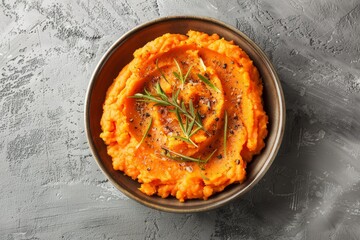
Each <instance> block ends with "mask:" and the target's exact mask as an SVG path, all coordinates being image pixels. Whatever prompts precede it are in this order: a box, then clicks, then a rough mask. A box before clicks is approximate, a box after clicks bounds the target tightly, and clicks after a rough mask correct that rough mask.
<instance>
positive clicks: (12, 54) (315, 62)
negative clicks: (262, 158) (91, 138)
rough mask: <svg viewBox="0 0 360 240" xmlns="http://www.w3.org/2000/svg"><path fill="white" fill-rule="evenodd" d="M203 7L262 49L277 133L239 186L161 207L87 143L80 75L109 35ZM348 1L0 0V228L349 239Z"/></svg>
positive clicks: (354, 188)
mask: <svg viewBox="0 0 360 240" xmlns="http://www.w3.org/2000/svg"><path fill="white" fill-rule="evenodd" d="M183 14H188V15H191V14H193V15H202V16H210V17H214V18H217V19H219V20H222V21H224V22H227V23H228V24H230V25H233V26H236V27H237V28H238V29H240V30H241V31H243V32H244V33H246V34H247V35H248V36H249V37H250V38H252V39H253V40H254V41H255V42H256V43H257V44H259V46H260V47H261V48H262V49H263V50H264V51H265V52H266V54H267V55H268V56H269V58H270V59H271V61H272V62H273V64H274V66H275V68H276V69H277V71H278V74H279V77H280V79H281V83H282V86H283V90H284V94H285V98H286V104H287V121H286V132H285V136H284V142H283V145H282V147H281V149H280V152H279V154H278V157H277V158H276V160H275V162H274V164H273V165H272V167H271V168H270V170H269V171H268V173H267V174H266V175H265V177H264V178H263V180H262V181H261V182H260V183H259V184H258V185H257V186H256V187H255V188H254V189H253V190H252V191H251V192H249V193H248V194H247V195H246V196H245V197H244V198H242V199H238V200H237V201H235V202H233V203H231V204H229V205H227V206H225V207H222V208H221V209H218V210H214V211H211V212H206V213H200V214H186V215H180V214H170V213H164V212H159V211H157V210H153V209H149V208H147V207H144V206H142V205H140V204H138V203H136V202H134V201H133V200H130V199H128V198H127V197H125V196H124V195H123V194H122V193H120V192H118V191H117V190H116V189H115V188H114V187H113V186H112V185H111V184H110V183H109V182H108V181H107V180H106V178H105V176H104V175H103V174H102V173H101V171H100V169H99V168H98V166H97V165H96V163H95V161H94V159H93V158H92V156H91V154H90V150H89V147H88V145H87V141H86V137H85V133H84V124H83V109H84V98H85V91H86V88H87V85H88V83H89V79H90V76H91V74H92V71H93V70H94V68H95V66H96V64H97V62H98V61H99V60H100V58H101V56H102V55H103V54H104V53H105V51H106V49H107V48H108V47H109V46H110V45H111V44H112V43H113V42H114V41H115V40H116V39H118V38H119V37H120V36H121V35H122V34H123V33H125V32H126V31H128V30H130V29H131V28H133V27H135V26H137V25H138V24H141V23H144V22H146V21H148V20H151V19H154V18H157V17H161V16H167V15H183ZM359 43H360V2H359V0H347V1H340V0H329V1H327V0H319V1H316V0H273V1H260V0H245V1H240V0H239V1H215V0H211V1H206V0H202V1H190V0H187V1H180V0H176V1H170V0H158V1H156V0H137V1H130V0H127V1H124V0H121V1H115V0H106V1H92V0H88V1H80V0H78V1H71V0H64V1H55V0H44V1H43V0H18V1H15V0H14V1H10V0H3V1H1V3H0V189H1V194H0V206H1V211H0V212H1V213H0V239H213V240H217V239H359V238H360V123H359V119H360V44H359Z"/></svg>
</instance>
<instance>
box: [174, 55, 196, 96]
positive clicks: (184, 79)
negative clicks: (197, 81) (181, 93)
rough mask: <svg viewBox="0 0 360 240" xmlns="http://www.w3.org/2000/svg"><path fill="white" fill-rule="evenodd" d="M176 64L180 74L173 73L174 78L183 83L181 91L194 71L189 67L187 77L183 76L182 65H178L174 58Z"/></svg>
mask: <svg viewBox="0 0 360 240" xmlns="http://www.w3.org/2000/svg"><path fill="white" fill-rule="evenodd" d="M174 62H175V64H176V67H177V69H178V72H173V74H174V76H175V77H176V78H177V79H178V80H180V82H181V89H183V88H184V85H185V82H186V79H187V78H188V76H189V74H190V71H191V69H192V66H190V67H189V69H188V71H187V72H186V74H185V76H184V75H183V73H182V71H181V68H180V65H179V63H178V61H176V59H175V58H174Z"/></svg>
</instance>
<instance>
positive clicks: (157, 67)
mask: <svg viewBox="0 0 360 240" xmlns="http://www.w3.org/2000/svg"><path fill="white" fill-rule="evenodd" d="M158 61H159V59H158V58H157V59H156V62H155V66H156V69H157V70H158V71H159V73H160V74H161V76H162V77H163V79H164V80H165V81H166V82H167V83H169V81H168V80H167V78H166V77H165V75H164V73H163V71H161V69H160V68H159V65H158Z"/></svg>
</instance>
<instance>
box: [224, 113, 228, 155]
mask: <svg viewBox="0 0 360 240" xmlns="http://www.w3.org/2000/svg"><path fill="white" fill-rule="evenodd" d="M224 118H225V119H224V158H226V142H227V125H228V116H227V111H225V117H224Z"/></svg>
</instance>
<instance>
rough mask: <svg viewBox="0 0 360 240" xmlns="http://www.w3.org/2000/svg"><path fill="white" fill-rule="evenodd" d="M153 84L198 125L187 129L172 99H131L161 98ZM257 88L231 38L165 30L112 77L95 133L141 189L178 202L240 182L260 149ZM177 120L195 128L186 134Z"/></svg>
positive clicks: (263, 119) (263, 122)
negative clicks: (164, 101)
mask: <svg viewBox="0 0 360 240" xmlns="http://www.w3.org/2000/svg"><path fill="white" fill-rule="evenodd" d="M186 73H188V74H187V76H186V79H185V81H184V82H182V80H181V78H179V76H180V77H181V76H182V79H183V80H184V78H185V75H186ZM200 76H204V77H205V78H206V79H207V80H208V81H209V82H210V84H209V83H206V82H204V80H202V79H201V77H200ZM156 86H158V87H159V86H160V88H161V90H162V91H163V93H164V95H165V99H166V98H167V99H168V100H169V101H172V100H174V101H175V102H173V103H175V104H176V103H177V104H178V105H179V106H180V107H183V109H185V110H186V111H188V112H190V113H191V108H192V110H193V112H194V113H195V119H196V120H197V122H198V123H199V125H197V124H196V123H195V124H194V126H193V127H192V128H191V127H189V125H190V123H191V121H192V119H194V118H192V117H191V116H190V117H187V116H186V115H185V114H184V113H182V112H181V111H180V112H178V115H177V112H176V110H175V109H176V107H174V106H173V105H162V104H156V102H154V101H151V100H147V101H145V99H144V98H141V97H134V96H144V95H146V93H147V94H149V95H151V96H153V97H155V98H156V99H161V97H160V96H159V94H158V93H159V92H157V89H156ZM262 89H263V86H262V82H261V80H260V77H259V73H258V70H257V69H256V67H255V66H254V65H253V62H252V61H251V59H250V58H249V57H248V55H247V54H246V53H245V52H244V51H243V50H242V49H241V48H239V47H238V46H236V45H234V44H233V43H232V42H231V41H226V40H224V39H221V38H219V36H218V35H216V34H213V35H211V36H209V35H207V34H205V33H201V32H196V31H189V32H188V33H187V36H185V35H180V34H164V35H163V36H161V37H158V38H156V39H155V40H153V41H151V42H149V43H147V44H146V45H145V46H144V47H142V48H140V49H138V50H136V51H135V52H134V59H133V60H132V61H131V62H130V63H129V64H128V65H127V66H125V67H124V68H123V69H122V70H121V72H120V74H119V75H118V77H117V78H116V79H115V80H114V82H113V84H112V85H111V87H110V88H109V90H108V92H107V95H106V100H105V103H104V106H103V110H104V113H103V116H102V119H101V127H102V131H103V132H102V133H101V135H100V136H101V138H102V139H103V140H104V142H105V143H106V145H107V152H108V154H109V155H110V156H111V157H112V161H113V167H114V169H115V170H119V171H122V172H124V173H125V174H126V175H128V176H130V177H131V178H133V179H134V180H137V181H138V182H139V183H140V184H141V186H140V188H139V189H140V191H142V192H144V193H145V194H148V195H153V194H157V195H159V196H161V197H162V198H166V197H168V196H170V195H171V196H174V197H176V198H177V199H179V201H181V202H183V201H185V200H186V199H194V198H201V199H205V200H206V199H207V198H208V197H210V196H211V195H213V194H215V193H217V192H220V191H222V190H223V189H224V188H225V187H226V186H228V185H229V184H232V183H241V182H243V181H244V180H245V178H246V171H245V169H246V165H247V163H249V162H250V161H251V159H252V157H253V155H255V154H258V153H259V152H260V151H261V149H262V148H263V147H264V145H265V144H264V138H265V137H266V135H267V122H268V117H267V115H266V113H265V112H264V110H263V105H262V98H261V95H262ZM176 92H178V95H177V96H175V97H174V95H176V94H175V93H176ZM190 105H192V107H191V106H190ZM225 115H226V116H227V124H226V123H225ZM179 116H180V118H179ZM179 119H180V120H179ZM180 121H181V123H182V125H183V126H185V127H188V128H187V129H190V130H189V131H190V132H191V133H192V132H193V134H191V136H190V137H187V136H186V134H185V133H184V131H183V130H182V128H181V123H180ZM186 122H187V124H186ZM150 123H151V124H150ZM225 127H226V129H224V128H225ZM197 128H200V129H197ZM196 129H197V130H196ZM212 153H213V155H211V154H212ZM189 158H190V160H189ZM194 160H197V161H194Z"/></svg>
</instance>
